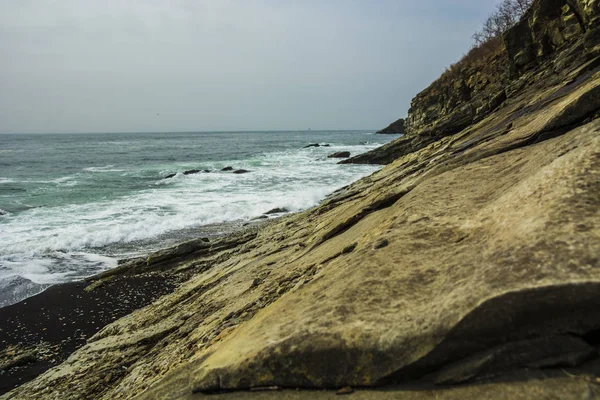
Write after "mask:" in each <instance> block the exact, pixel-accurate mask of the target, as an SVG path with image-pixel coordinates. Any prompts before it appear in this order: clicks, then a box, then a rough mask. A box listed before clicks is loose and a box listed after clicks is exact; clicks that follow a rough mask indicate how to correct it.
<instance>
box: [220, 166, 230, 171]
mask: <svg viewBox="0 0 600 400" xmlns="http://www.w3.org/2000/svg"><path fill="white" fill-rule="evenodd" d="M221 171H233V167H225V168H221Z"/></svg>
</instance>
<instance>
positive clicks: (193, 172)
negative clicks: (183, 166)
mask: <svg viewBox="0 0 600 400" xmlns="http://www.w3.org/2000/svg"><path fill="white" fill-rule="evenodd" d="M199 172H200V170H199V169H190V170H187V171H183V174H184V175H193V174H197V173H199Z"/></svg>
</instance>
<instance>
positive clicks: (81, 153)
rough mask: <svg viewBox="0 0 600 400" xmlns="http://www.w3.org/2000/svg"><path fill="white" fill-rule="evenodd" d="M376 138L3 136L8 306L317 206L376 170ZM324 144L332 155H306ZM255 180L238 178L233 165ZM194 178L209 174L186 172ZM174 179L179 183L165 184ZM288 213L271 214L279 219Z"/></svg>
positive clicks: (379, 139) (0, 273) (0, 266)
mask: <svg viewBox="0 0 600 400" xmlns="http://www.w3.org/2000/svg"><path fill="white" fill-rule="evenodd" d="M396 137H397V135H375V134H373V132H372V131H304V132H302V131H297V132H296V131H289V132H192V133H105V134H3V135H0V307H3V306H6V305H9V304H13V303H15V302H17V301H20V300H22V299H24V298H27V297H29V296H31V295H34V294H36V293H39V292H40V291H42V290H44V289H45V288H47V287H49V286H50V285H53V284H57V283H63V282H69V281H75V280H80V279H83V278H85V277H88V276H91V275H94V274H97V273H99V272H102V271H105V270H107V269H110V268H114V267H115V266H116V265H117V262H118V260H119V259H123V258H130V257H135V256H139V255H142V254H146V253H148V252H151V251H155V250H157V249H159V248H163V247H166V246H168V245H173V244H175V243H178V242H182V241H185V240H189V239H192V238H195V237H199V236H208V237H211V236H212V237H214V236H215V235H219V234H223V233H225V232H228V231H231V230H232V229H235V228H236V227H237V226H241V225H242V224H244V223H246V222H248V221H250V220H251V219H252V218H256V217H258V216H260V215H262V214H263V213H265V212H267V211H269V210H271V209H274V208H285V209H287V210H289V211H290V212H293V211H300V210H304V209H307V208H310V207H312V206H314V205H316V204H318V203H319V201H321V200H322V199H323V198H325V197H326V196H327V195H328V194H330V193H332V192H333V191H335V190H336V189H338V188H340V187H343V186H345V185H347V184H349V183H351V182H353V181H355V180H357V179H359V178H361V177H363V176H365V175H369V174H371V173H372V172H374V171H376V170H377V169H378V168H379V167H377V166H370V165H337V164H336V163H337V161H339V160H338V159H330V158H327V155H329V154H331V153H333V152H337V151H349V152H351V154H352V155H356V154H359V153H362V152H365V151H368V150H371V149H374V148H376V147H378V146H381V145H382V144H384V143H386V142H388V141H390V140H392V139H394V138H396ZM311 143H320V144H321V145H325V144H327V145H329V146H328V147H325V146H320V147H309V148H305V146H307V145H308V144H311ZM229 166H231V167H233V168H234V169H245V170H248V171H250V172H248V173H244V174H234V173H232V172H231V171H221V169H223V168H225V167H229ZM189 170H200V171H204V170H208V171H210V172H198V173H194V174H188V175H185V174H183V172H184V171H189ZM171 174H175V176H173V177H171V178H165V177H167V176H169V175H171ZM278 215H281V214H274V215H272V216H273V217H276V216H278Z"/></svg>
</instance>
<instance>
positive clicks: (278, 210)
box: [265, 207, 290, 215]
mask: <svg viewBox="0 0 600 400" xmlns="http://www.w3.org/2000/svg"><path fill="white" fill-rule="evenodd" d="M289 211H290V210H288V209H287V208H285V207H276V208H273V209H271V210H269V211H267V212H266V213H265V215H270V214H279V213H286V212H289Z"/></svg>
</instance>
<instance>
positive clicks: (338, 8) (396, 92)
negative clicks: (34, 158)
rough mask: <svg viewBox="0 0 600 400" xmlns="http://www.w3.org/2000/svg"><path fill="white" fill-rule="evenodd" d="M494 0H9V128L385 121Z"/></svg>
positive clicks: (1, 48) (340, 125) (0, 67)
mask: <svg viewBox="0 0 600 400" xmlns="http://www.w3.org/2000/svg"><path fill="white" fill-rule="evenodd" d="M496 3H497V1H495V0H417V1H415V0H410V1H404V0H395V1H393V0H390V1H385V0H315V1H310V0H307V1H299V0H297V1H285V0H212V1H209V0H171V1H168V0H146V1H133V0H131V1H128V0H97V1H95V0H54V1H51V0H0V132H3V133H7V132H129V131H134V132H140V131H206V130H287V129H290V130H294V129H308V128H312V129H313V130H316V129H363V128H368V129H370V128H382V127H384V126H386V125H387V124H388V123H390V122H392V121H393V120H395V119H397V118H399V117H402V116H405V115H406V112H407V110H408V108H409V105H410V100H411V99H412V97H413V96H414V95H415V94H417V93H418V92H419V91H420V90H422V89H423V88H425V87H426V86H427V85H428V84H429V83H430V82H431V81H432V80H434V79H435V78H436V77H438V76H439V75H440V73H441V72H443V70H444V68H445V67H446V66H447V65H449V64H450V63H452V62H455V61H457V59H459V58H460V56H461V54H462V53H464V52H466V51H467V50H468V49H469V47H470V45H471V38H470V37H471V34H472V33H473V32H474V31H475V30H477V29H478V28H479V26H480V25H481V22H482V21H483V20H484V19H485V17H486V16H487V15H488V14H489V13H490V12H491V11H492V10H493V8H494V5H495V4H496Z"/></svg>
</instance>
